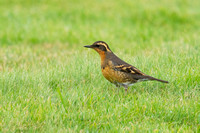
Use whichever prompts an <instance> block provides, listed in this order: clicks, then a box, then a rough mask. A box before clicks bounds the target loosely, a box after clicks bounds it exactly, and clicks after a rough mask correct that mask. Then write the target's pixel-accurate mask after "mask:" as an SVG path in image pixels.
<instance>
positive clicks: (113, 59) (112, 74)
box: [84, 41, 168, 91]
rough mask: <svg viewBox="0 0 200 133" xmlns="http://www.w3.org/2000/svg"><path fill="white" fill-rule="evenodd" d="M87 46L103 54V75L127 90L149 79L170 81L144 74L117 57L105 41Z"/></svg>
mask: <svg viewBox="0 0 200 133" xmlns="http://www.w3.org/2000/svg"><path fill="white" fill-rule="evenodd" d="M84 47H86V48H92V49H94V50H96V51H97V52H98V53H99V55H100V56H101V71H102V74H103V76H104V77H105V78H106V79H107V80H108V81H110V82H111V83H113V84H115V85H116V87H120V86H123V87H124V88H125V91H127V89H128V86H131V85H133V84H134V83H137V82H140V81H147V80H155V81H160V82H163V83H168V81H165V80H161V79H157V78H154V77H151V76H149V75H147V74H144V73H143V72H141V71H140V70H138V69H137V68H136V67H134V66H132V65H129V64H128V63H126V62H124V61H123V60H121V59H120V58H119V57H117V56H116V55H115V54H114V53H113V52H112V51H111V50H110V48H109V46H108V44H106V43H105V42H103V41H97V42H94V43H93V44H92V45H87V46H84Z"/></svg>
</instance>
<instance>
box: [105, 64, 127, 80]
mask: <svg viewBox="0 0 200 133" xmlns="http://www.w3.org/2000/svg"><path fill="white" fill-rule="evenodd" d="M101 71H102V74H103V76H104V77H105V78H106V79H107V80H109V81H110V82H112V83H113V82H118V83H124V82H127V81H129V79H128V78H127V76H126V74H124V73H123V72H120V71H115V70H113V69H112V68H111V67H108V66H106V67H104V68H102V69H101Z"/></svg>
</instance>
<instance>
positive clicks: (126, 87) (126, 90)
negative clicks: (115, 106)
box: [123, 85, 128, 94]
mask: <svg viewBox="0 0 200 133" xmlns="http://www.w3.org/2000/svg"><path fill="white" fill-rule="evenodd" d="M123 86H124V89H125V92H126V94H127V92H128V86H127V85H123Z"/></svg>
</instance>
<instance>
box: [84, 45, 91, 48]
mask: <svg viewBox="0 0 200 133" xmlns="http://www.w3.org/2000/svg"><path fill="white" fill-rule="evenodd" d="M84 47H86V48H93V46H92V45H86V46H84Z"/></svg>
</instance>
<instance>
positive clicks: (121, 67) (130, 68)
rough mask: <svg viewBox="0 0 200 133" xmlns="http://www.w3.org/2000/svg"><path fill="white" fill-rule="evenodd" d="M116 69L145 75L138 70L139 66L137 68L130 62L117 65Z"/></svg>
mask: <svg viewBox="0 0 200 133" xmlns="http://www.w3.org/2000/svg"><path fill="white" fill-rule="evenodd" d="M114 69H115V70H116V71H122V72H125V73H130V74H137V75H145V74H144V73H142V72H141V71H140V70H138V69H137V68H135V67H134V66H131V65H129V64H122V65H117V66H115V67H114Z"/></svg>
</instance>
